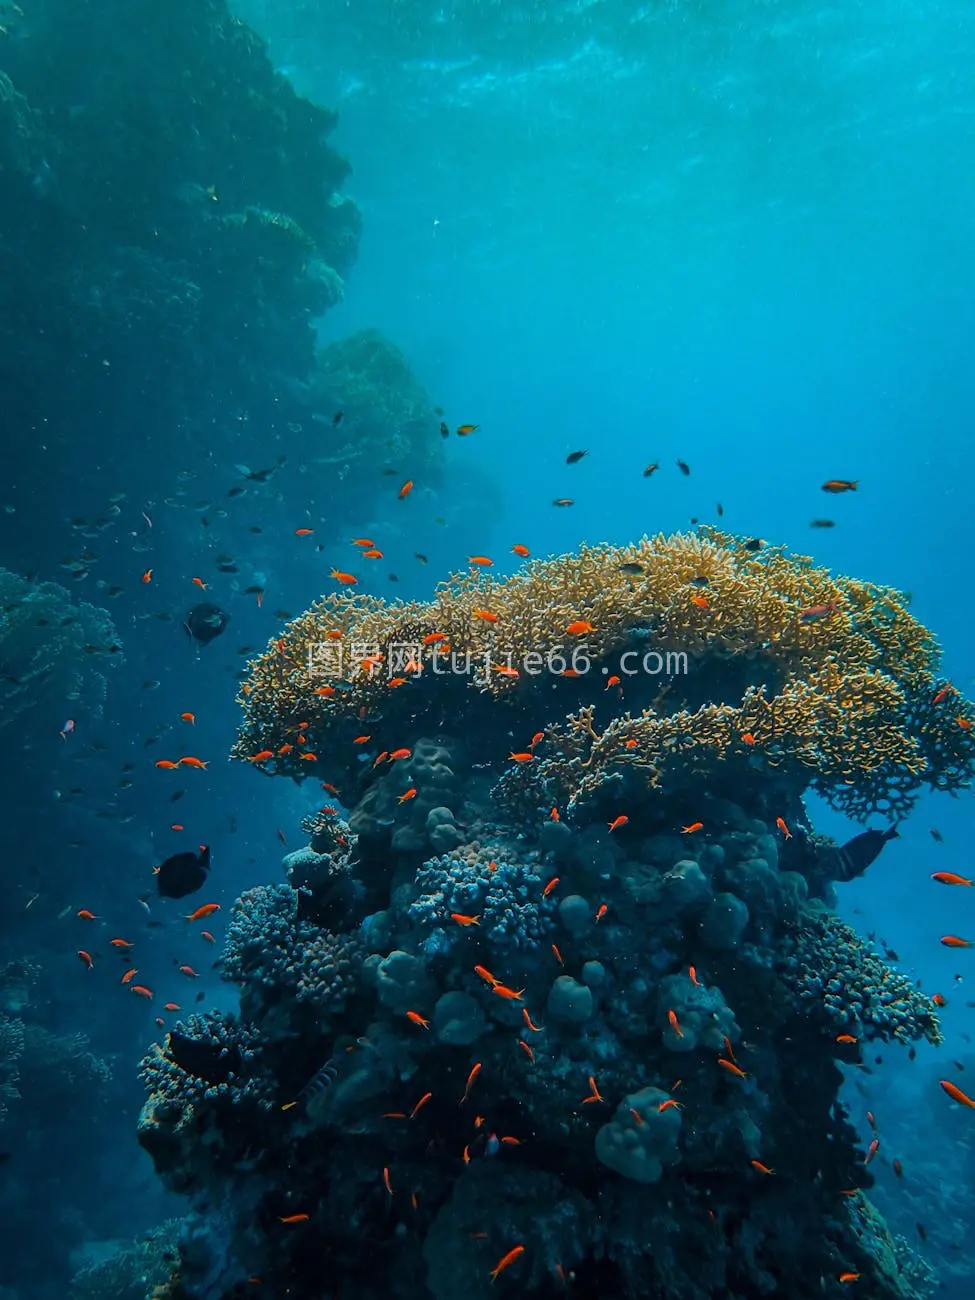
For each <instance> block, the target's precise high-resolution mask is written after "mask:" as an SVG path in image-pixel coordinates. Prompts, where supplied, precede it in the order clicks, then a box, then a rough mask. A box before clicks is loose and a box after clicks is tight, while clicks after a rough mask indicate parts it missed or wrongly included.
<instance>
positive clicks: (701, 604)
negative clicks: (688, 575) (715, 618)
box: [691, 596, 711, 609]
mask: <svg viewBox="0 0 975 1300" xmlns="http://www.w3.org/2000/svg"><path fill="white" fill-rule="evenodd" d="M691 604H692V605H696V606H697V607H698V609H710V608H711V606H710V605H709V603H708V601H707V599H706V598H705V597H704V596H692V597H691Z"/></svg>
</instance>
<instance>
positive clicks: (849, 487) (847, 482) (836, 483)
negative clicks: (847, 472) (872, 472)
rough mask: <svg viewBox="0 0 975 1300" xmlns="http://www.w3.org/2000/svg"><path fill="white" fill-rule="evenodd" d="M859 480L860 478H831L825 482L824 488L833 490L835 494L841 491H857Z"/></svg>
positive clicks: (825, 490)
mask: <svg viewBox="0 0 975 1300" xmlns="http://www.w3.org/2000/svg"><path fill="white" fill-rule="evenodd" d="M859 482H860V480H859V479H848V478H829V479H827V480H826V482H825V483H824V484H823V487H822V490H823V491H824V492H831V493H833V495H834V496H835V495H836V494H837V493H840V492H855V491H856V490H857V484H858V483H859Z"/></svg>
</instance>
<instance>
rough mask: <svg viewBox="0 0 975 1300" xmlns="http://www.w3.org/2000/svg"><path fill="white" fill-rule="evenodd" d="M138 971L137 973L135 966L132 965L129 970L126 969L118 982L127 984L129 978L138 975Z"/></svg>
mask: <svg viewBox="0 0 975 1300" xmlns="http://www.w3.org/2000/svg"><path fill="white" fill-rule="evenodd" d="M138 973H139V972H138V971H137V970H136V968H135V967H134V966H133V967H132V968H131V969H130V970H127V971H126V972H125V974H124V975H123V976H122V978H121V979H120V980H119V983H120V984H128V982H129V980H130V979H132V978H133V976H135V975H138Z"/></svg>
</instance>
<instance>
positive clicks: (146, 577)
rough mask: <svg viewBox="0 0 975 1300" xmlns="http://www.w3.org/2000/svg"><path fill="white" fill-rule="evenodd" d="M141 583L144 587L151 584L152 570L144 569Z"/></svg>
mask: <svg viewBox="0 0 975 1300" xmlns="http://www.w3.org/2000/svg"><path fill="white" fill-rule="evenodd" d="M142 582H143V585H145V584H146V583H149V582H152V570H151V569H146V571H145V573H144V574H143V575H142Z"/></svg>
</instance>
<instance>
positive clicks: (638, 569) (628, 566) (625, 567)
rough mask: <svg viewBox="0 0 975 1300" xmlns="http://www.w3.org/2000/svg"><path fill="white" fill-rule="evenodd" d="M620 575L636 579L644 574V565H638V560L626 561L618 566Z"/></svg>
mask: <svg viewBox="0 0 975 1300" xmlns="http://www.w3.org/2000/svg"><path fill="white" fill-rule="evenodd" d="M616 567H617V568H618V569H619V571H620V573H625V574H626V575H627V576H628V577H630V578H635V577H636V576H637V575H638V574H640V573H642V572H643V565H642V564H638V563H637V561H636V560H624V562H623V563H622V564H617V566H616Z"/></svg>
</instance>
